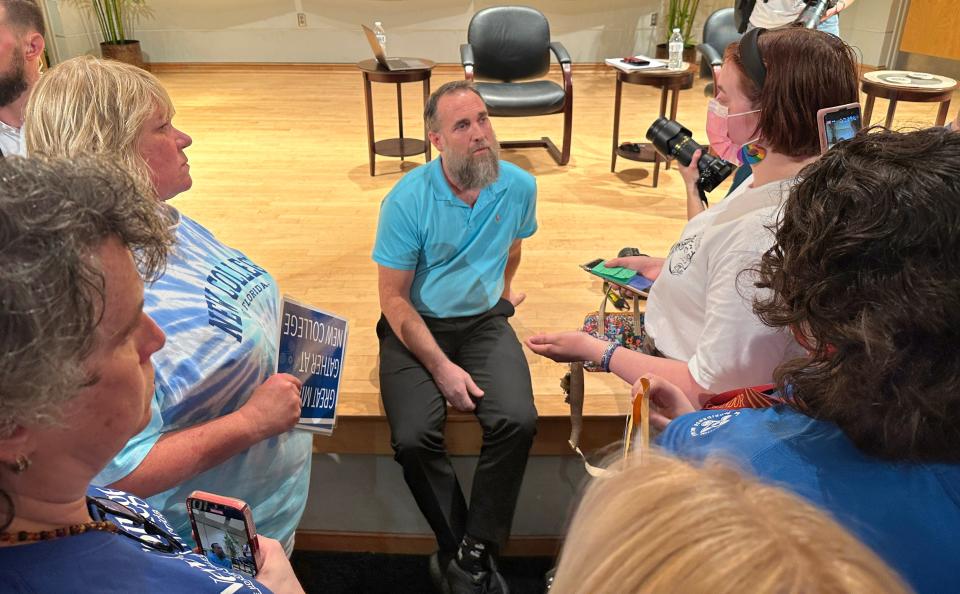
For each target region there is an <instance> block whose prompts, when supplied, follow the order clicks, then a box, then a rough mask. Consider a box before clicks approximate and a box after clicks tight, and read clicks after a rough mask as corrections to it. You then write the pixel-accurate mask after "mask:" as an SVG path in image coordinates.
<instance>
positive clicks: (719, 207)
mask: <svg viewBox="0 0 960 594" xmlns="http://www.w3.org/2000/svg"><path fill="white" fill-rule="evenodd" d="M751 183H753V176H750V177H749V178H747V179H746V180H745V181H744V182H743V183H742V184H741V185H740V186H739V187H738V188H737V189H736V190H735V191H734V192H733V193H731V194H730V195H729V196H727V197H726V198H725V199H724V200H723V201H721V202H720V203H718V204H716V205H715V206H712V207H711V208H709V209H707V210H705V211H703V212H701V213H700V214H698V215H697V216H695V217H693V218H692V219H690V221H689V222H688V223H687V225H686V227H684V229H683V233H682V234H681V235H680V240H679V241H678V242H677V243H676V244H674V246H673V247H672V248H671V249H670V254H669V255H668V256H667V259H666V262H664V264H663V270H661V271H660V276H659V277H657V281H656V282H655V283H654V284H653V288H652V289H651V290H650V297H649V299H648V300H647V312H646V315H645V317H644V328H645V329H646V331H647V334H649V335H650V337H651V338H653V340H654V343H655V344H656V346H657V349H659V350H660V351H661V352H662V353H663V354H664V355H666V356H667V357H670V358H671V359H678V360H681V361H689V365H688V366H689V369H690V374H691V375H692V376H693V379H695V380H696V381H697V383H698V384H700V385H701V386H703V387H704V388H706V389H707V390H710V391H712V392H722V391H725V390H729V389H732V388H738V387H743V386H755V385H759V384H765V383H769V382H770V381H771V379H772V376H773V373H772V372H773V369H774V368H775V367H776V366H777V365H779V364H780V363H781V362H783V361H784V360H786V359H788V358H791V357H793V356H798V355H800V354H801V353H802V350H801V349H800V346H799V345H798V344H797V343H796V341H795V340H794V339H793V336H792V335H791V334H790V333H788V332H785V331H783V330H774V329H772V328H768V327H766V326H764V325H763V324H762V323H761V322H760V320H759V319H758V318H757V317H756V316H755V315H754V314H753V311H752V310H751V302H752V297H753V295H754V294H755V293H756V289H755V288H754V287H753V282H752V279H751V275H750V274H748V273H744V274H743V275H740V271H742V270H744V269H747V268H752V267H755V266H756V265H757V263H758V262H759V260H760V256H761V255H762V254H763V253H764V252H765V251H766V250H767V249H769V248H770V246H772V245H773V242H774V238H773V233H772V232H771V231H770V230H769V229H768V228H767V227H769V226H770V225H772V224H773V223H775V222H776V220H777V216H778V213H779V212H780V206H781V203H782V201H783V200H784V199H785V198H786V196H787V193H788V192H789V191H790V186H791V185H792V183H793V182H792V181H776V182H771V183H769V184H766V185H763V186H760V187H758V188H750V187H749V186H750V184H751Z"/></svg>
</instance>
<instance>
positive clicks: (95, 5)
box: [73, 0, 149, 69]
mask: <svg viewBox="0 0 960 594" xmlns="http://www.w3.org/2000/svg"><path fill="white" fill-rule="evenodd" d="M73 3H74V4H76V5H78V6H81V7H82V8H85V9H86V10H87V11H89V13H91V14H92V15H93V17H94V18H95V20H96V22H97V26H98V27H99V29H100V36H101V39H102V40H103V41H101V42H100V54H101V55H102V56H103V57H104V58H107V59H111V60H119V61H121V62H126V63H127V64H133V65H134V66H139V67H140V68H144V69H145V68H146V65H145V64H144V62H143V52H142V51H141V49H140V42H139V41H137V40H136V39H130V37H131V36H132V35H133V25H134V23H135V22H137V20H138V19H139V17H140V16H142V15H149V9H148V8H147V3H146V0H73Z"/></svg>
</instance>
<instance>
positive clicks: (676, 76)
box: [610, 63, 695, 188]
mask: <svg viewBox="0 0 960 594" xmlns="http://www.w3.org/2000/svg"><path fill="white" fill-rule="evenodd" d="M684 64H685V66H686V67H685V68H684V69H683V70H667V69H666V68H657V69H655V70H635V71H633V72H624V71H623V70H620V69H619V68H614V67H613V66H611V68H614V70H616V71H617V93H616V98H615V99H614V104H613V150H612V151H611V152H612V155H611V157H610V171H611V172H614V171H616V167H617V157H618V156H619V157H623V158H624V159H629V160H631V161H643V162H645V163H653V187H654V188H656V187H657V183H658V181H659V178H660V162H661V161H666V162H667V169H669V168H670V162H669V161H668V160H666V159H664V158H663V157H662V156H661V155H660V153H658V152H657V151H656V149H654V148H653V146H652V145H650V144H649V143H637V144H638V145H639V147H640V151H632V150H626V149H621V148H620V146H619V145H620V98H621V95H622V92H623V83H627V84H631V85H647V86H651V87H657V88H658V89H660V117H664V116H665V115H666V113H667V95H668V94H670V95H671V96H670V119H671V120H673V119H676V117H677V100H678V99H679V94H680V91H683V90H686V89H689V88H691V87H693V72H694V69H695V68H694V66H693V65H692V64H687V63H684ZM652 123H653V120H651V121H650V122H649V123H648V124H647V125H648V126H649V124H652Z"/></svg>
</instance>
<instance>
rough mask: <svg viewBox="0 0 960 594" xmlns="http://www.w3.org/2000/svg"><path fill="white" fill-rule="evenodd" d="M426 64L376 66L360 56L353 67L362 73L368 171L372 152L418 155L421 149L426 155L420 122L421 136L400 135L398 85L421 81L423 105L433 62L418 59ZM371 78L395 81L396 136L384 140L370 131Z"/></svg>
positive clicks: (373, 170) (426, 144)
mask: <svg viewBox="0 0 960 594" xmlns="http://www.w3.org/2000/svg"><path fill="white" fill-rule="evenodd" d="M418 60H419V61H421V62H423V63H425V64H426V65H427V66H426V67H424V68H418V69H416V70H387V69H386V68H384V67H382V66H380V64H378V63H377V61H376V60H374V59H370V60H363V61H362V62H357V68H359V69H360V72H361V74H363V100H364V105H365V107H366V110H367V152H368V153H369V155H370V175H375V174H376V156H377V155H383V156H385V157H400V159H401V160H402V159H403V158H404V157H409V156H411V155H419V154H420V153H424V154H425V157H426V160H427V161H429V160H430V158H431V156H430V140H429V139H428V138H427V129H426V126H424V130H423V140H420V139H419V138H407V137H404V135H403V94H402V92H401V91H400V85H401V84H403V83H410V82H421V81H422V82H423V103H424V105H426V103H427V99H428V98H429V97H430V75H431V74H432V72H433V67H434V66H435V64H434V63H433V62H432V61H430V60H423V59H419V58H418ZM371 82H381V83H395V84H396V85H397V121H398V123H399V128H400V136H399V138H390V139H386V140H379V141H378V140H374V131H373V101H372V93H371V85H370V83H371Z"/></svg>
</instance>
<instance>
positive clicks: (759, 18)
mask: <svg viewBox="0 0 960 594" xmlns="http://www.w3.org/2000/svg"><path fill="white" fill-rule="evenodd" d="M805 5H806V4H805V3H804V1H803V0H769V1H767V2H765V1H764V0H757V3H756V4H755V5H754V7H753V12H752V13H750V24H751V25H753V26H754V27H763V28H764V29H773V28H775V27H782V26H783V25H786V24H789V23H792V22H793V21H795V20H796V19H797V17H798V16H800V13H801V12H802V11H803V7H804V6H805Z"/></svg>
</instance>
